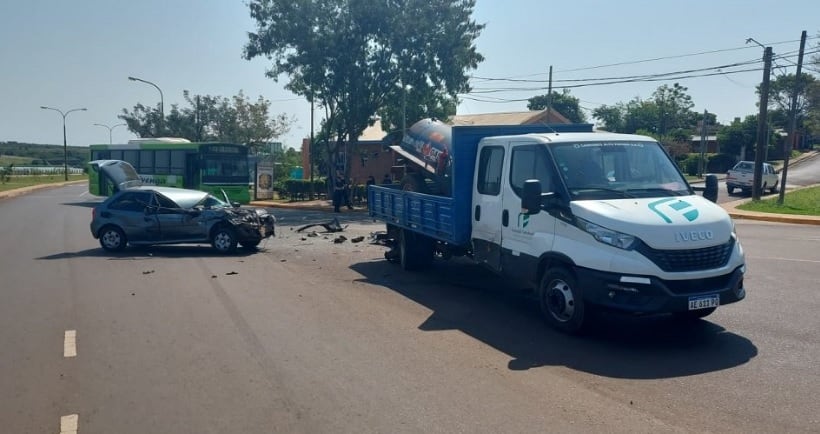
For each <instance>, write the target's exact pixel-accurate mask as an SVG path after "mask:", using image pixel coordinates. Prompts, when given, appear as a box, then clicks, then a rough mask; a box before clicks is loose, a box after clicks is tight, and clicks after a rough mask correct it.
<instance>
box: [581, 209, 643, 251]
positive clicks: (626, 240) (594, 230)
mask: <svg viewBox="0 0 820 434" xmlns="http://www.w3.org/2000/svg"><path fill="white" fill-rule="evenodd" d="M575 221H576V226H578V227H579V228H580V229H581V230H583V231H584V232H586V233H588V234H590V235H592V237H593V238H595V239H596V240H598V241H600V242H602V243H604V244H608V245H610V246H612V247H617V248H619V249H624V250H630V249H632V247H633V246H634V245H635V242H636V240H637V239H636V238H635V237H634V236H632V235H627V234H624V233H621V232H618V231H613V230H612V229H607V228H605V227H603V226H599V225H596V224H595V223H591V222H588V221H586V220H584V219H582V218H578V217H576V218H575Z"/></svg>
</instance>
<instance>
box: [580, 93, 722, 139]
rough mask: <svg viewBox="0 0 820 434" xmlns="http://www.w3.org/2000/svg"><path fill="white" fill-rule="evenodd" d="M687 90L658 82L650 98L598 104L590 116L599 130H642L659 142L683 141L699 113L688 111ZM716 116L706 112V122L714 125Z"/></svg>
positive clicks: (631, 131) (689, 100)
mask: <svg viewBox="0 0 820 434" xmlns="http://www.w3.org/2000/svg"><path fill="white" fill-rule="evenodd" d="M687 90H688V89H687V88H686V87H684V86H681V85H679V84H678V83H675V84H673V85H672V86H668V85H662V86H660V87H658V88H657V89H656V90H655V92H653V93H652V98H651V99H647V100H642V99H640V98H638V97H635V98H634V99H632V100H631V101H629V102H627V103H623V102H619V103H617V104H614V105H602V106H600V107H598V108H596V109H595V110H593V112H592V117H593V118H595V119H597V120H599V121H601V122H602V123H603V125H602V126H601V127H602V129H605V130H607V131H610V132H614V133H627V134H633V133H635V132H636V131H638V130H643V131H645V132H647V133H649V134H651V135H652V136H653V137H657V138H658V140H659V141H661V142H663V143H667V142H668V143H672V142H681V141H687V142H688V138H689V136H691V134H692V131H693V130H694V129H695V127H696V126H697V123H698V121H700V120H701V119H702V118H703V115H702V114H701V113H697V112H694V111H692V107H694V103H693V102H692V97H691V96H689V94H687V93H686V91H687ZM716 119H717V117H716V116H715V114H713V113H707V119H706V121H707V123H708V124H709V125H715V124H716Z"/></svg>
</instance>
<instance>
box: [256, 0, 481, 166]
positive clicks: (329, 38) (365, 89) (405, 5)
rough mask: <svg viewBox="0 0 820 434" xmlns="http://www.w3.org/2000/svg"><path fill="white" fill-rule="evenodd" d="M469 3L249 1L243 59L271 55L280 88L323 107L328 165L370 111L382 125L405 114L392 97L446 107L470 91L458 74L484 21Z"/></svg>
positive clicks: (468, 62) (470, 58)
mask: <svg viewBox="0 0 820 434" xmlns="http://www.w3.org/2000/svg"><path fill="white" fill-rule="evenodd" d="M474 6H475V0H392V1H389V2H372V1H367V0H314V1H309V2H308V1H300V2H293V1H286V0H251V1H250V3H249V7H250V13H251V17H252V18H253V19H254V20H255V21H256V26H257V28H256V31H255V32H251V33H249V34H248V39H249V40H248V43H247V44H246V45H245V47H244V56H245V58H246V59H248V60H250V59H253V58H255V57H257V56H265V57H267V58H269V59H271V60H272V61H273V64H272V65H271V68H270V69H269V70H268V71H267V76H268V77H270V78H272V79H273V80H278V79H279V77H280V76H282V75H284V76H287V77H288V79H289V81H288V83H287V84H286V85H285V87H286V88H287V89H289V90H291V91H292V92H294V93H296V94H297V95H303V96H305V97H307V98H308V99H309V100H312V101H315V102H316V103H318V104H319V106H320V107H322V108H324V110H325V119H324V121H323V122H322V130H323V132H324V133H325V134H324V136H325V137H327V138H328V140H327V141H326V142H325V143H326V145H325V147H326V151H327V153H328V158H329V161H337V155H338V154H339V152H340V151H342V150H343V147H347V148H346V149H345V151H347V155H354V154H355V152H356V145H357V140H358V137H359V136H360V135H361V133H362V132H363V131H364V129H365V128H366V127H367V126H368V125H371V124H372V122H373V120H374V116H375V115H376V114H377V113H378V112H380V111H381V112H382V113H383V114H384V115H385V119H386V120H387V121H388V123H389V124H390V125H388V128H390V127H393V126H395V124H394V123H395V122H397V119H404V118H405V117H406V116H405V115H404V114H402V116H398V115H397V113H406V111H405V110H406V108H407V106H408V105H407V104H402V101H405V102H410V105H409V106H410V107H411V108H413V107H415V109H419V108H421V107H424V108H429V107H440V108H442V109H443V110H445V111H449V109H450V108H451V107H452V106H453V102H454V101H455V98H456V96H457V95H458V94H459V93H466V92H468V91H469V90H470V87H469V83H468V77H467V75H466V71H468V70H470V69H475V68H476V67H477V66H478V63H479V62H481V61H482V60H483V57H482V56H481V55H480V54H479V53H478V52H477V51H476V47H475V44H474V42H475V39H476V38H477V37H478V35H479V34H480V32H481V30H482V29H483V27H484V26H483V25H480V24H476V23H475V21H473V20H472V19H471V15H472V11H473V8H474ZM402 106H404V109H401V108H399V109H397V107H402ZM331 137H332V138H333V140H330V139H329V138H331ZM318 144H319V143H318V142H317V145H318ZM348 161H350V159H348ZM329 169H330V168H329ZM344 169H345V173H348V171H349V166H346V167H345V168H344ZM330 170H332V169H330Z"/></svg>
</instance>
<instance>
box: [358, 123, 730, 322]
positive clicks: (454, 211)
mask: <svg viewBox="0 0 820 434" xmlns="http://www.w3.org/2000/svg"><path fill="white" fill-rule="evenodd" d="M420 122H426V123H427V127H426V128H416V129H415V130H414V128H411V131H410V134H408V135H406V136H405V140H407V141H408V142H413V143H415V144H416V145H420V146H417V148H418V149H429V148H430V146H429V143H424V142H425V141H435V142H437V143H436V147H437V148H439V149H444V150H442V151H441V152H440V153H439V154H438V157H441V154H444V156H445V157H444V158H446V159H447V160H448V161H446V162H443V163H442V164H438V165H437V167H438V169H439V170H437V171H436V172H432V171H431V172H429V173H430V174H433V173H435V174H436V176H437V179H436V180H435V181H436V182H437V183H439V184H441V183H442V182H446V183H448V184H449V185H448V186H447V187H446V188H438V189H437V190H438V191H442V192H448V193H445V194H447V195H446V196H445V195H442V194H439V195H436V194H426V193H421V192H418V191H406V190H404V189H402V188H400V187H398V186H395V187H392V188H391V187H387V186H370V187H369V189H368V200H369V203H368V205H369V210H370V211H369V212H370V215H371V216H373V217H374V218H376V219H381V220H383V221H385V222H386V223H387V232H388V237H389V238H391V239H393V240H394V241H395V249H394V252H388V254H386V256H387V257H388V259H392V260H395V261H397V262H398V263H400V264H401V266H402V267H403V268H405V269H408V270H412V269H419V268H422V267H424V266H425V265H428V264H429V263H430V262H431V261H432V260H433V259H434V258H435V257H443V258H447V257H450V256H453V255H467V256H469V257H471V258H472V259H473V260H474V261H475V262H477V263H479V264H482V265H484V266H486V267H488V268H489V269H491V270H493V271H495V272H497V273H499V274H501V275H504V276H508V277H510V278H514V279H516V280H518V281H524V282H529V283H530V284H531V286H532V287H533V288H534V289H535V290H536V293H537V295H538V300H539V303H540V307H541V309H542V312H543V314H544V316H545V318H546V320H547V321H548V322H549V323H550V324H551V325H552V326H554V327H555V328H557V329H559V330H562V331H564V332H568V333H575V332H578V331H580V330H582V328H583V327H584V325H585V324H586V319H587V316H588V315H587V312H589V311H590V310H591V309H614V310H618V311H623V312H631V313H635V314H650V313H673V314H675V315H678V316H681V317H684V318H701V317H704V316H706V315H709V314H710V313H712V312H713V311H714V310H715V309H716V308H717V307H718V306H722V305H726V304H729V303H734V302H737V301H739V300H742V299H743V298H744V297H745V295H746V293H745V290H744V287H743V276H744V273H745V270H746V267H745V260H744V255H743V249H742V247H741V245H740V242H739V241H738V239H737V235H736V234H735V228H734V223H733V222H732V220H731V218H730V217H729V215H728V214H727V213H726V212H725V211H724V210H723V208H721V207H720V206H718V205H716V204H715V203H713V202H710V201H709V200H706V199H704V197H702V196H700V195H697V194H695V192H694V189H693V188H692V187H691V186H690V185H689V184H688V183H687V181H686V179H685V178H684V177H683V176H682V175H681V173H680V171H679V170H678V168H677V166H676V165H675V164H674V162H673V161H672V159H671V158H670V157H669V155H668V154H667V153H666V152H665V150H664V148H663V147H662V146H661V145H660V144H659V143H657V142H656V141H655V140H654V139H652V138H649V137H644V136H637V135H620V134H604V133H594V132H592V129H591V126H589V125H588V124H587V125H586V126H584V124H581V126H568V125H563V126H559V125H553V126H552V127H550V126H496V127H491V126H464V127H452V128H450V127H447V126H444V125H443V124H441V125H436V124H435V122H436V121H431V120H425V121H420ZM431 123H432V124H431ZM574 131H575V132H574ZM577 131H580V132H577ZM408 148H409V147H408ZM445 151H446V152H445ZM439 159H441V158H439ZM418 173H419V172H416V173H415V175H418ZM428 183H429V182H428ZM709 184H710V185H711V186H712V187H711V188H713V189H714V190H715V191H713V192H710V193H713V194H712V195H711V196H712V197H716V194H717V192H716V189H717V187H716V183H714V182H713V183H709ZM704 195H706V194H704Z"/></svg>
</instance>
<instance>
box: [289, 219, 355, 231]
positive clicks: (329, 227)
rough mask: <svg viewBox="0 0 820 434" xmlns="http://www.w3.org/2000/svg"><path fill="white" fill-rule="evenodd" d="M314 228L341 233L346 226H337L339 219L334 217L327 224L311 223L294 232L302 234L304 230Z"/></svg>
mask: <svg viewBox="0 0 820 434" xmlns="http://www.w3.org/2000/svg"><path fill="white" fill-rule="evenodd" d="M314 226H321V227H323V228H325V232H341V231H343V230H345V228H347V225H344V226H342V225H341V224H339V219H338V218H336V217H334V218H333V220H332V221H331V222H329V223H312V224H309V225H305V226H302V227H301V228H299V229H297V230H296V232H302V231H303V230H305V229H308V228H312V227H314Z"/></svg>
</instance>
